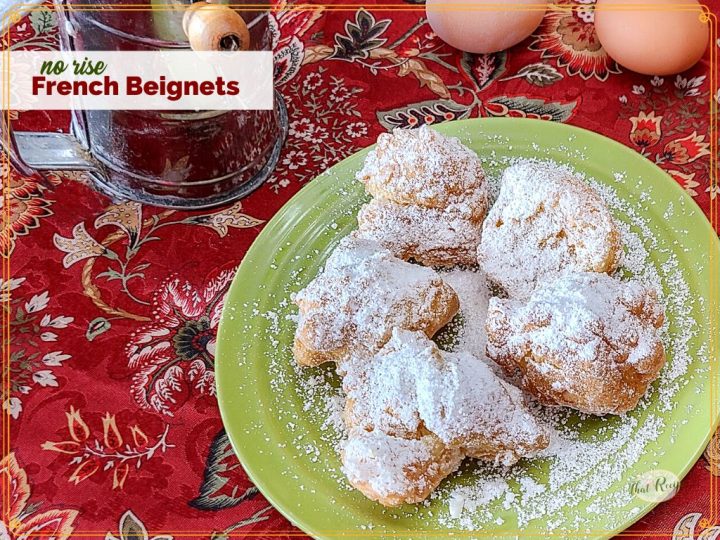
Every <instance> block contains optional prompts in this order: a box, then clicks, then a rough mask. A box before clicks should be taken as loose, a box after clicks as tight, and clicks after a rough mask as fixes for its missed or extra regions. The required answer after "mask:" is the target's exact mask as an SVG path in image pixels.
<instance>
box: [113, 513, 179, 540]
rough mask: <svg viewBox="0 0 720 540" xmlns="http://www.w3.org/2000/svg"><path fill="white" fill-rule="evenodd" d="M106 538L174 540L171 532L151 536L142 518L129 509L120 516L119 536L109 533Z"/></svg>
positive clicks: (119, 539)
mask: <svg viewBox="0 0 720 540" xmlns="http://www.w3.org/2000/svg"><path fill="white" fill-rule="evenodd" d="M105 540H173V536H172V535H169V534H158V535H155V536H150V535H149V534H148V532H147V529H146V528H145V524H144V523H143V522H142V521H140V518H138V517H137V516H136V515H135V514H133V512H132V510H128V511H127V512H125V513H124V514H123V515H122V516H121V517H120V523H119V525H118V533H117V536H115V535H114V534H113V533H107V534H106V535H105Z"/></svg>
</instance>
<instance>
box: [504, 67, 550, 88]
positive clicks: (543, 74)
mask: <svg viewBox="0 0 720 540" xmlns="http://www.w3.org/2000/svg"><path fill="white" fill-rule="evenodd" d="M562 78H563V76H562V73H560V72H559V71H558V70H557V69H555V68H554V67H553V66H551V65H549V64H543V63H542V62H538V63H535V64H528V65H526V66H523V67H522V68H521V69H520V70H519V71H518V72H517V73H516V74H515V75H511V76H509V77H505V78H504V79H500V80H501V81H510V80H512V79H525V80H526V81H527V82H529V83H530V84H533V85H535V86H539V87H540V88H545V87H546V86H550V85H551V84H553V83H556V82H557V81H559V80H561V79H562Z"/></svg>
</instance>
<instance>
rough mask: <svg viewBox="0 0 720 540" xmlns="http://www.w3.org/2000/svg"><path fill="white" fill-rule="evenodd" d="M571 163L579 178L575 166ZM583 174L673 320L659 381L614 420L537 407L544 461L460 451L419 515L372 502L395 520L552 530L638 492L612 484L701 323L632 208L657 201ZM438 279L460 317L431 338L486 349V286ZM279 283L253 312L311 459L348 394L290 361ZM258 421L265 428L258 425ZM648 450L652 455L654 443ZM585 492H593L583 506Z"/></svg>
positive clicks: (675, 386) (337, 429)
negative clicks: (493, 460) (463, 455)
mask: <svg viewBox="0 0 720 540" xmlns="http://www.w3.org/2000/svg"><path fill="white" fill-rule="evenodd" d="M485 160H486V161H494V163H491V165H494V167H495V168H496V167H497V166H507V165H508V164H510V163H513V162H516V161H517V160H516V159H505V158H495V157H494V156H493V155H490V156H486V157H485ZM554 165H555V166H558V167H565V168H567V167H566V166H564V165H559V164H554ZM572 172H573V173H574V174H575V175H576V176H579V177H581V178H582V175H580V174H578V173H577V172H574V171H572ZM489 180H490V181H491V186H490V187H491V191H494V192H495V193H497V182H498V178H497V177H490V178H489ZM584 180H585V181H586V182H588V184H589V185H591V186H592V187H593V188H594V189H595V190H596V191H597V192H598V193H599V194H600V196H601V197H602V198H603V199H604V201H605V202H606V203H607V204H608V206H609V207H610V209H611V211H612V212H613V214H614V215H615V216H616V217H617V218H618V219H619V225H620V228H621V231H622V236H623V241H624V243H625V254H624V256H623V260H622V263H621V269H620V270H619V275H621V276H622V275H626V276H633V277H634V278H635V279H638V280H640V281H641V282H643V283H644V284H646V285H648V286H651V287H654V288H655V289H656V290H657V291H659V292H660V301H661V302H662V304H663V306H664V308H665V312H666V313H667V315H668V317H667V319H668V322H666V323H665V326H664V327H663V328H662V330H661V333H662V339H663V342H664V344H665V347H666V350H667V351H668V362H667V364H666V366H665V368H664V369H663V371H662V372H661V375H660V378H659V380H658V381H656V382H655V383H654V384H653V385H652V386H651V389H650V390H649V392H648V395H647V396H646V397H645V398H643V400H641V402H640V405H639V406H638V409H637V410H636V411H635V412H633V413H632V414H628V415H623V416H620V417H611V418H607V419H599V418H595V417H590V416H585V415H582V414H578V413H575V412H571V411H569V410H567V409H562V408H547V407H543V406H540V405H538V404H533V410H534V412H535V413H536V415H537V417H538V419H539V420H540V421H541V423H543V424H544V425H545V426H546V427H547V428H548V429H549V430H550V432H551V443H550V446H549V447H548V448H547V449H546V450H545V451H544V452H543V453H542V456H541V457H540V458H535V459H534V460H529V461H521V462H520V463H519V464H517V465H515V466H513V467H510V468H502V467H495V466H491V465H488V464H484V463H479V462H475V461H472V460H466V462H465V463H464V465H463V467H461V469H460V470H459V471H458V472H457V473H455V475H453V476H451V477H450V479H449V480H446V481H445V482H443V483H442V484H441V486H440V488H439V489H438V490H436V491H435V492H434V493H433V495H432V496H431V498H430V500H428V501H426V502H425V503H424V504H423V505H420V506H421V507H423V508H424V510H423V511H422V512H418V511H417V509H416V510H409V511H408V510H403V509H383V508H382V507H380V506H379V505H378V507H377V511H378V512H382V513H384V514H385V515H387V516H388V517H391V518H396V519H399V518H400V517H412V516H416V517H418V516H420V515H421V514H422V515H426V516H428V518H427V519H428V520H430V519H431V521H428V523H427V527H429V528H437V525H438V522H439V523H440V524H441V525H443V526H446V527H447V528H448V529H464V530H482V529H483V528H485V527H497V526H499V525H503V524H505V526H507V527H509V528H514V527H515V525H516V526H517V527H520V528H525V527H527V526H532V524H533V521H534V520H537V519H539V518H542V519H544V520H546V525H547V527H549V528H550V529H555V528H563V529H575V530H582V529H584V528H587V527H586V526H585V524H586V523H590V522H591V521H592V519H593V518H595V517H596V515H597V514H606V513H607V514H608V516H610V513H611V511H612V509H613V508H621V507H626V506H627V505H629V504H630V503H631V502H632V499H633V495H632V494H631V493H630V490H629V489H621V490H617V489H614V490H609V488H611V487H612V486H613V485H614V484H616V483H617V482H618V481H620V480H623V479H625V475H626V471H627V470H628V468H630V467H632V466H633V465H634V464H636V463H637V462H638V461H639V460H641V459H642V458H643V457H644V455H645V453H646V447H647V445H648V444H649V443H651V442H652V441H654V440H655V439H657V437H658V436H659V435H660V434H661V433H662V432H663V431H664V430H666V429H672V428H673V426H666V424H665V421H664V419H663V417H662V414H663V413H664V412H666V411H669V410H671V409H672V408H673V407H674V403H673V399H674V396H675V395H676V394H677V392H678V391H679V390H680V388H681V387H682V386H684V385H685V384H687V383H688V382H689V381H690V380H691V378H690V377H685V376H684V375H685V374H686V372H687V369H688V366H689V365H690V363H691V362H692V361H693V360H696V361H699V362H707V360H706V359H705V358H692V357H691V354H690V340H691V339H692V338H693V336H694V335H695V334H696V332H697V324H696V323H695V321H694V319H693V318H692V316H691V312H692V309H693V306H694V302H695V301H696V300H695V299H693V298H692V297H691V295H690V288H689V286H688V284H687V282H686V281H685V279H684V277H683V274H682V270H681V265H680V261H679V260H678V258H677V255H676V254H675V253H672V252H664V253H663V254H662V255H663V259H666V260H663V262H662V264H659V263H658V262H657V261H656V260H655V259H654V258H653V257H652V256H651V253H654V252H655V251H657V250H659V249H660V247H659V246H660V244H659V242H658V239H657V238H656V237H655V235H654V234H653V232H652V230H651V227H650V224H649V222H648V221H647V220H646V219H645V218H643V217H642V216H641V215H640V214H639V213H638V212H636V210H635V208H634V206H636V205H638V204H647V205H649V204H652V202H651V201H647V200H645V201H643V200H637V201H632V202H629V201H628V200H624V199H623V197H621V196H620V195H618V193H617V191H616V190H615V189H614V188H613V187H610V186H609V185H607V184H603V183H600V182H597V181H595V180H594V179H592V178H584ZM629 181H631V180H628V179H627V178H625V177H624V176H623V175H622V174H616V175H615V185H616V186H618V188H619V189H621V188H622V186H623V184H625V183H627V182H629ZM493 182H494V184H493ZM667 211H670V210H669V209H668V210H667ZM345 217H347V216H345ZM339 234H340V232H339V231H338V230H337V227H334V228H333V227H331V230H330V231H328V238H329V239H332V240H333V241H335V239H336V237H337V236H338V235H339ZM287 249H288V250H291V249H292V246H287ZM316 255H317V252H315V253H312V252H311V253H309V254H308V265H306V266H310V267H314V266H316V265H313V264H312V263H311V257H314V256H316ZM303 270H304V269H303ZM303 270H301V271H300V272H297V273H294V274H291V276H290V278H291V279H290V281H291V284H290V285H289V287H290V288H292V289H293V290H297V289H299V288H300V287H301V286H302V285H303V284H305V283H307V282H308V281H309V280H310V279H312V277H313V276H312V275H310V276H307V275H304V274H303ZM443 278H444V279H445V280H446V281H447V282H448V283H449V284H450V285H451V286H452V287H453V288H454V289H455V290H456V292H457V293H458V296H459V297H460V303H461V308H460V314H459V315H458V316H457V317H456V319H455V320H453V321H452V322H451V323H450V325H448V327H446V328H445V329H444V330H442V331H441V333H440V334H439V336H438V338H437V340H438V343H439V344H440V346H441V347H443V348H445V349H447V350H454V351H468V352H472V353H475V354H478V353H480V352H482V351H483V350H484V348H485V339H486V338H485V334H484V316H485V311H486V310H487V303H488V298H489V296H491V295H492V294H493V291H491V290H489V289H488V286H487V282H486V280H485V278H484V276H483V275H482V274H481V273H480V272H479V271H477V270H472V269H469V270H466V269H456V270H451V271H449V272H447V273H445V274H443ZM286 292H287V297H286V298H282V299H276V300H277V301H278V305H279V308H280V309H279V310H278V311H271V312H260V311H259V310H256V313H255V315H256V316H258V317H262V318H264V319H266V321H267V327H268V328H267V335H265V336H263V335H260V336H258V338H259V339H267V340H268V343H270V344H271V345H272V346H271V347H269V349H271V351H272V352H271V353H270V354H269V357H268V369H269V372H270V374H271V385H272V388H273V391H274V392H275V393H276V394H277V395H278V398H277V400H276V401H277V403H282V399H283V396H292V395H293V394H294V395H296V396H298V397H299V398H300V399H301V400H302V402H303V403H304V404H305V406H304V410H303V411H302V415H303V418H300V415H299V414H298V413H296V412H291V411H289V410H288V411H285V410H282V411H280V412H282V414H283V417H288V416H289V417H290V418H291V420H290V422H288V424H287V426H286V428H287V431H288V433H289V434H290V438H291V439H292V444H293V445H294V447H295V450H296V454H297V456H306V457H309V459H310V461H311V462H313V463H315V462H317V461H318V459H319V458H320V457H321V456H320V452H321V451H320V449H319V446H318V445H320V446H323V447H325V446H327V445H331V446H332V447H333V448H337V446H338V445H339V443H340V442H341V441H342V440H343V438H344V436H345V433H344V425H343V422H342V418H341V413H342V407H343V401H344V399H343V396H342V390H341V389H340V385H339V380H338V378H337V376H336V375H335V374H334V372H333V368H331V367H328V368H327V369H325V368H320V369H313V370H305V369H302V368H299V367H297V366H296V364H295V362H293V361H292V356H291V354H290V352H289V351H290V348H289V345H290V343H287V342H288V341H291V339H292V333H293V331H294V327H295V321H294V317H293V316H292V315H287V316H286V315H282V316H281V315H280V313H286V312H287V306H288V303H289V298H290V294H291V292H290V290H288V291H286ZM670 324H672V331H670ZM483 356H484V355H483ZM491 367H493V366H491ZM652 397H655V398H657V401H658V403H657V404H656V405H654V406H652V407H651V406H650V404H651V398H652ZM287 399H289V397H288V398H287ZM280 406H281V405H280ZM689 412H690V411H688V413H689ZM302 422H305V424H306V425H307V424H310V425H312V426H314V429H312V430H311V431H310V432H308V430H307V429H304V428H302V427H301V423H302ZM588 425H589V426H591V429H588V430H587V431H586V432H584V433H583V429H582V428H583V426H588ZM256 427H257V429H262V426H256ZM325 451H327V450H325ZM662 451H664V450H660V452H662ZM655 455H656V456H657V455H658V454H657V452H656V453H655ZM537 461H540V462H542V463H543V464H544V465H546V468H547V472H543V471H541V470H540V469H539V467H537ZM288 471H290V469H288V470H287V471H283V474H290V473H289V472H288ZM322 474H323V475H330V477H332V478H333V479H335V480H336V481H337V483H338V488H339V489H341V490H350V489H351V488H350V486H349V485H348V483H347V481H346V479H345V478H344V476H343V474H342V472H341V471H340V467H339V462H338V465H337V467H336V468H334V469H330V470H324V471H323V472H322ZM300 489H301V490H304V489H308V490H311V491H312V489H313V488H312V486H304V485H303V486H301V487H300ZM588 501H592V502H591V503H590V505H589V506H587V502H588ZM638 510H639V509H637V508H636V509H635V510H634V511H638ZM632 511H633V510H631V512H632ZM612 519H622V517H621V516H620V517H617V518H611V517H608V522H607V527H608V528H609V529H610V528H612V527H613V526H614V523H613V522H612ZM511 520H512V522H513V523H511V522H510V521H511ZM515 520H517V522H516V523H514V522H515ZM419 526H422V523H420V525H419ZM375 527H377V524H375V523H367V524H366V525H365V526H363V527H362V528H363V529H373V528H375Z"/></svg>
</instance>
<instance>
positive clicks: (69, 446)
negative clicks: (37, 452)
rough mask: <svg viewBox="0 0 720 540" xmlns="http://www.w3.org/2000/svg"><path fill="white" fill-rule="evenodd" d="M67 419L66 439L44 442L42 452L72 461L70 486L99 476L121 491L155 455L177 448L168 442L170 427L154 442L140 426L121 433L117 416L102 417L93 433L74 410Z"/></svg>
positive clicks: (107, 414) (67, 414) (71, 410)
mask: <svg viewBox="0 0 720 540" xmlns="http://www.w3.org/2000/svg"><path fill="white" fill-rule="evenodd" d="M65 416H66V417H67V438H66V439H65V440H62V441H45V442H44V443H43V444H42V449H43V450H49V451H52V452H57V453H59V454H62V455H64V456H65V457H66V458H68V459H69V465H70V468H71V469H72V472H71V473H70V476H69V477H68V482H72V483H73V484H75V485H77V484H79V483H80V482H82V481H83V480H87V479H88V478H90V477H91V476H93V475H94V474H96V473H98V474H101V475H103V476H111V478H112V489H122V488H123V486H124V485H125V480H126V479H127V477H128V475H129V474H131V473H133V472H137V471H138V470H139V469H140V468H141V467H142V466H143V464H144V463H145V462H146V461H148V460H150V459H152V458H153V456H155V455H156V454H159V453H164V452H166V451H167V450H168V449H169V448H173V447H174V445H172V444H169V443H168V442H167V435H168V431H169V429H170V428H169V426H166V427H165V430H164V431H163V432H162V433H161V434H160V435H158V436H157V437H155V438H154V440H151V439H150V438H148V436H147V435H146V434H145V432H144V431H143V430H142V429H141V428H140V426H138V425H137V424H133V425H127V426H122V427H123V429H122V430H120V429H118V426H117V422H116V420H115V415H114V414H113V415H111V414H110V413H109V412H106V413H105V414H104V415H103V416H102V418H101V419H100V420H101V425H96V426H94V429H90V427H88V424H87V423H86V422H85V421H84V420H83V418H82V415H81V414H80V411H79V410H76V409H75V408H74V407H72V406H70V410H69V411H68V412H67V413H65ZM98 424H100V423H98ZM70 456H72V457H70Z"/></svg>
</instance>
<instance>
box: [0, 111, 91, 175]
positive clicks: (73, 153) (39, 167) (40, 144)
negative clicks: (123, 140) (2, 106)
mask: <svg viewBox="0 0 720 540" xmlns="http://www.w3.org/2000/svg"><path fill="white" fill-rule="evenodd" d="M0 113H2V114H0V116H2V120H0V125H1V127H2V129H1V132H2V133H1V134H2V141H1V142H2V147H3V149H4V150H5V152H6V154H7V155H8V156H9V157H10V163H11V164H12V166H13V167H14V168H15V170H17V171H18V172H19V173H20V174H23V175H25V176H30V175H32V174H34V173H37V172H39V173H40V174H41V176H42V171H93V172H95V173H98V174H100V175H103V172H102V167H101V166H100V165H99V164H98V163H97V162H96V161H95V160H94V159H93V158H92V156H91V155H90V152H89V151H88V150H87V149H86V148H85V147H84V146H83V145H81V144H80V143H79V142H78V140H77V139H76V138H75V137H74V136H73V135H71V134H69V133H52V132H49V133H43V132H34V131H18V132H17V133H15V132H14V131H13V129H12V125H11V122H10V121H9V119H8V114H7V111H0ZM103 176H104V175H103Z"/></svg>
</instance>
